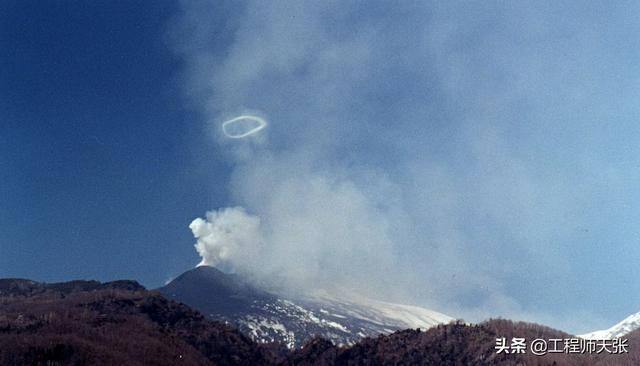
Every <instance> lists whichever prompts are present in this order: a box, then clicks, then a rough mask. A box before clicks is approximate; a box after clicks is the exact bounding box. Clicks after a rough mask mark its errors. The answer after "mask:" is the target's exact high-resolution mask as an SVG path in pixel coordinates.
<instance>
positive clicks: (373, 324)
mask: <svg viewBox="0 0 640 366" xmlns="http://www.w3.org/2000/svg"><path fill="white" fill-rule="evenodd" d="M158 290H159V291H160V292H161V293H162V294H163V295H165V296H166V297H168V298H170V299H174V300H177V301H180V302H183V303H185V304H187V305H189V306H192V307H193V308H196V309H198V310H200V311H201V312H203V313H204V314H206V315H208V316H209V317H210V318H212V319H218V320H224V321H227V322H228V323H231V324H233V325H234V326H236V327H237V328H238V329H239V330H240V331H242V332H243V333H245V334H246V335H248V336H249V337H251V338H252V339H254V340H255V341H257V342H263V343H266V342H274V341H278V342H281V343H282V344H285V345H286V346H287V347H289V348H297V347H299V346H300V345H302V344H303V343H304V342H305V341H307V340H308V339H310V338H312V337H314V336H322V337H324V338H326V339H329V340H331V341H332V342H334V343H335V344H337V345H351V344H354V343H355V342H357V341H358V340H360V339H362V338H364V337H374V336H378V335H380V334H388V333H391V332H394V331H397V330H401V329H406V328H422V329H427V328H431V327H433V326H435V325H437V324H442V323H448V322H450V321H452V320H453V318H451V317H449V316H446V315H444V314H441V313H438V312H435V311H432V310H427V309H424V308H421V307H417V306H408V305H399V304H393V303H386V302H381V301H376V300H371V299H367V298H364V297H361V296H357V295H355V294H352V293H346V292H345V293H340V294H335V293H330V292H327V291H316V292H314V293H312V294H307V295H306V296H300V297H297V298H290V297H288V296H280V295H278V294H274V293H270V292H268V291H265V290H262V289H260V288H258V287H256V286H254V285H251V284H250V283H248V282H247V281H244V280H243V279H242V278H241V277H239V276H238V275H235V274H227V273H224V272H222V271H220V270H218V269H216V268H213V267H209V266H200V267H196V268H194V269H192V270H189V271H187V272H185V273H183V274H182V275H180V276H179V277H177V278H176V279H174V280H173V281H171V282H170V283H168V284H167V285H166V286H164V287H162V288H160V289H158Z"/></svg>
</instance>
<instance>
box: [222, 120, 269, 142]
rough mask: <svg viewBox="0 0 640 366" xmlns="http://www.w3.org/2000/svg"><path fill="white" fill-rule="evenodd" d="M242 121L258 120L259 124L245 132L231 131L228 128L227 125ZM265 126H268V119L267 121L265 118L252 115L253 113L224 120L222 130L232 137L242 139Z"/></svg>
mask: <svg viewBox="0 0 640 366" xmlns="http://www.w3.org/2000/svg"><path fill="white" fill-rule="evenodd" d="M242 121H253V122H258V125H257V126H256V127H254V128H252V129H250V130H248V131H246V132H243V133H239V134H238V133H235V134H234V133H230V132H229V131H228V130H227V127H228V126H229V125H231V124H234V123H238V122H242ZM265 127H267V121H265V120H264V119H262V118H260V117H257V116H251V115H242V116H238V117H236V118H232V119H230V120H228V121H225V122H222V132H223V133H224V135H225V136H227V137H229V138H232V139H241V138H243V137H248V136H251V135H253V134H255V133H257V132H259V131H261V130H263V129H264V128H265Z"/></svg>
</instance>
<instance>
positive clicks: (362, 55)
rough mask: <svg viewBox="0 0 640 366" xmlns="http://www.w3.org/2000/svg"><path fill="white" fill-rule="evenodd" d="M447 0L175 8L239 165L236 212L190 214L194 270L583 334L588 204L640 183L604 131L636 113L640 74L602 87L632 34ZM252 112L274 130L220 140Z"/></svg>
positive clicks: (190, 84)
mask: <svg viewBox="0 0 640 366" xmlns="http://www.w3.org/2000/svg"><path fill="white" fill-rule="evenodd" d="M444 4H445V3H437V2H436V3H428V2H401V3H389V2H375V1H373V2H362V3H360V2H351V1H350V2H331V1H322V2H320V1H318V2H316V1H305V2H289V1H248V2H228V3H227V2H221V1H216V2H208V1H195V2H185V3H184V4H183V9H182V13H181V15H180V17H179V18H178V19H177V20H176V22H175V27H174V29H173V31H172V33H171V37H172V39H173V44H174V46H175V50H176V52H177V53H178V55H180V56H181V57H182V59H183V60H184V63H185V68H186V72H185V78H186V81H185V85H186V89H187V92H188V94H189V96H190V97H191V101H192V103H194V104H196V105H197V106H199V107H202V109H201V110H202V111H203V114H204V116H205V117H206V118H207V120H208V123H209V124H210V125H211V126H213V128H214V130H215V131H216V134H217V136H218V137H219V138H218V139H217V140H215V143H217V146H218V151H217V153H218V154H220V155H224V156H226V157H227V160H228V163H229V166H230V168H231V171H232V173H231V177H230V179H229V181H228V182H229V185H228V190H229V200H228V202H221V203H220V206H232V208H226V209H219V210H217V211H212V212H209V213H208V214H207V216H206V217H205V218H204V219H196V220H194V222H193V223H192V224H191V229H192V230H193V232H194V235H195V237H196V238H197V244H196V248H197V250H198V253H199V254H200V256H201V257H202V263H201V264H211V265H217V266H223V267H225V268H229V269H230V270H234V271H237V272H244V273H245V274H247V275H250V276H253V277H259V278H271V279H275V280H274V281H276V282H280V283H281V284H284V285H286V286H291V287H308V286H312V287H313V286H329V285H339V286H349V287H352V288H357V289H358V290H360V291H363V292H368V293H369V294H371V293H373V294H374V295H376V296H377V297H383V298H387V299H392V300H397V299H404V300H407V301H410V302H414V303H418V304H420V305H425V306H429V307H435V308H436V309H437V310H441V311H443V312H445V313H449V314H452V315H454V316H462V317H466V318H468V319H470V320H479V319H482V318H486V317H488V316H505V317H514V318H517V319H523V320H536V321H541V322H546V323H549V324H552V325H556V326H559V327H563V328H564V329H566V330H571V329H576V331H578V332H579V331H580V329H577V328H572V327H575V325H576V324H581V325H582V326H583V327H585V329H584V331H587V330H589V328H590V327H591V326H593V325H594V324H593V323H592V321H593V319H595V318H596V317H594V316H593V314H590V313H589V312H588V311H586V310H585V311H582V312H578V311H572V310H571V309H575V308H576V307H577V306H579V304H580V302H581V301H582V298H581V296H580V295H579V294H580V291H583V292H588V291H591V290H590V289H589V287H588V285H586V284H583V283H581V280H580V277H579V276H577V274H578V273H580V272H581V271H583V272H584V271H587V270H590V269H591V268H588V266H586V267H585V263H583V262H579V261H574V262H572V258H574V251H573V250H574V248H576V247H582V246H588V247H589V248H591V249H590V250H597V249H594V248H597V245H598V244H599V243H590V244H588V243H586V241H585V240H588V238H586V237H585V236H584V235H583V234H582V233H583V230H582V228H584V227H594V226H597V225H598V223H599V218H598V217H599V216H600V215H601V212H599V210H597V209H594V207H593V206H590V204H589V203H588V202H589V201H593V200H594V199H595V197H600V198H599V199H600V201H598V202H604V201H606V199H608V197H609V195H610V194H611V190H612V189H611V188H609V187H616V188H619V189H618V191H619V192H624V191H625V189H627V190H628V189H630V187H629V186H628V182H631V181H634V180H633V179H630V177H629V176H628V175H627V174H628V173H627V172H628V171H630V170H631V169H626V168H625V165H624V164H623V163H624V162H623V160H621V159H618V160H615V159H614V160H611V159H608V158H607V157H605V156H606V154H610V153H611V151H612V149H614V150H615V149H618V146H621V147H620V149H622V148H623V147H624V146H625V145H615V146H614V145H612V144H610V143H609V142H610V141H609V140H608V138H612V136H615V137H616V138H617V139H618V140H620V139H621V140H625V141H628V142H629V144H628V145H627V146H637V144H636V143H635V142H634V141H637V140H638V138H640V132H638V131H636V130H635V129H630V128H626V129H625V128H622V127H621V128H620V129H619V130H607V133H608V134H610V135H611V136H608V135H607V133H602V132H603V131H604V130H603V128H602V127H600V123H601V119H600V117H602V116H605V115H607V113H611V112H612V111H611V110H610V107H609V106H616V108H615V111H622V110H624V111H626V113H631V111H635V110H636V109H637V106H636V105H635V104H633V103H623V102H620V101H619V100H617V99H616V98H615V97H614V96H615V95H617V94H621V93H628V95H636V94H637V92H636V91H635V89H634V88H635V86H633V85H635V84H633V85H632V84H625V83H622V84H621V83H620V82H615V83H614V82H611V81H610V80H606V78H607V77H608V76H611V72H614V71H612V70H619V69H621V68H622V66H623V65H619V66H620V68H617V67H615V65H616V64H617V63H619V62H620V61H617V60H619V58H617V57H616V56H614V54H613V53H611V52H609V50H608V49H607V44H610V43H609V42H606V40H607V37H609V38H610V37H614V36H615V35H616V34H625V32H610V33H608V32H609V31H611V29H609V28H608V27H610V26H613V25H612V24H609V23H606V24H605V23H597V24H596V25H595V26H597V27H599V28H598V29H599V30H598V31H596V30H594V29H593V28H591V24H592V22H590V21H586V22H584V24H587V25H589V26H588V27H585V26H584V25H583V23H572V22H567V20H568V19H574V15H575V14H573V13H571V16H561V15H557V16H556V15H555V14H563V12H566V11H568V10H567V9H551V8H553V6H551V5H550V3H547V5H540V6H537V7H534V6H526V5H524V4H521V6H501V5H499V4H500V3H486V2H482V3H461V4H458V3H452V4H450V5H446V6H445V5H444ZM447 4H448V3H447ZM474 4H475V5H474ZM576 11H577V10H576ZM589 11H590V10H584V11H582V13H580V14H579V15H580V16H581V17H585V19H587V18H588V17H590V16H594V14H599V13H600V12H598V11H595V12H594V13H593V14H591V13H589ZM619 15H620V16H622V15H623V14H622V13H621V14H619ZM622 23H623V22H621V23H620V24H622ZM631 23H633V22H629V24H631ZM558 34H562V35H563V37H558ZM611 34H613V36H612V35H611ZM627 34H628V32H627ZM612 65H614V66H612ZM632 79H633V78H631V79H629V80H632ZM636 79H637V78H636ZM616 80H617V79H616ZM621 80H622V79H621ZM633 80H635V79H633ZM609 83H610V84H609ZM598 85H601V86H602V85H603V86H604V87H607V86H612V85H615V88H614V87H611V90H610V92H602V93H600V92H596V91H597V90H599V89H598V88H597V87H596V86H598ZM588 91H591V92H588ZM590 93H591V94H590ZM596 94H597V95H596ZM632 99H633V98H631V99H629V100H632ZM247 108H253V110H255V111H259V112H261V113H264V114H265V115H268V116H269V119H268V120H269V125H268V127H266V123H265V124H262V123H258V124H257V125H255V126H254V125H250V126H249V127H243V128H248V129H249V131H251V133H250V134H249V135H246V136H244V133H245V132H246V131H245V132H243V131H244V130H243V131H240V132H239V133H238V132H237V131H236V133H232V136H242V138H235V139H228V138H227V139H225V136H224V131H223V130H222V123H223V122H224V121H228V120H230V119H231V118H233V117H234V115H235V116H237V115H241V114H245V111H246V110H247ZM615 111H614V112H615ZM234 113H235V114H234ZM620 113H622V112H620ZM249 114H253V113H249ZM265 120H266V119H265ZM620 126H623V124H621V125H620ZM265 127H266V128H265ZM254 129H255V131H254ZM267 136H268V139H267V138H266V137H267ZM616 141H617V140H616ZM616 151H617V150H616ZM618 152H619V155H620V156H630V155H632V154H628V152H627V151H622V150H620V151H618ZM634 154H635V153H634ZM634 156H640V152H637V154H635V155H634ZM618 162H619V163H618ZM605 197H606V199H605ZM587 198H588V199H587ZM618 199H619V201H620V202H622V201H624V200H625V199H626V198H625V197H624V195H623V194H622V193H621V194H620V196H619V197H618ZM614 202H618V201H614ZM236 206H237V207H236ZM241 207H242V208H241ZM607 207H609V209H610V211H608V212H609V214H615V213H616V212H618V211H620V210H623V208H620V207H614V206H607ZM212 209H213V208H212ZM604 237H606V236H604ZM550 269H552V270H550ZM558 278H562V279H563V280H562V281H557V279H558ZM567 288H573V289H576V290H575V291H576V293H575V294H574V295H575V296H573V297H571V299H569V298H568V292H567V291H566V289H567ZM602 288H606V287H605V286H602ZM579 289H580V290H579ZM540 293H544V294H546V295H545V296H538V295H536V294H540ZM558 304H564V305H566V306H564V307H562V308H559V306H558ZM552 313H555V315H549V314H552ZM577 318H579V321H578V320H576V319H577ZM602 325H604V324H602ZM598 326H600V325H598Z"/></svg>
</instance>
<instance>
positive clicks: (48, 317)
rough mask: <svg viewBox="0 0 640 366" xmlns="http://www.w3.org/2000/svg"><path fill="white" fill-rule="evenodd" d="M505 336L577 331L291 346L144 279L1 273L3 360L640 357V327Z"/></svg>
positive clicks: (454, 330) (230, 285)
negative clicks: (518, 345) (616, 337)
mask: <svg viewBox="0 0 640 366" xmlns="http://www.w3.org/2000/svg"><path fill="white" fill-rule="evenodd" d="M189 276H214V277H215V278H218V279H220V280H221V282H220V283H219V285H220V286H221V288H223V289H226V291H228V293H229V294H230V296H235V295H238V296H241V297H242V296H248V295H250V294H252V293H253V292H252V291H253V290H254V289H253V288H251V287H245V286H246V284H243V283H236V282H234V281H235V280H229V278H234V276H229V275H225V274H221V272H219V271H217V270H213V271H212V270H210V269H204V270H202V269H199V270H197V271H195V272H192V273H190V274H189ZM207 278H209V277H207ZM258 294H260V293H259V292H258ZM498 337H505V338H507V339H509V338H512V337H522V338H525V339H527V340H532V339H534V338H543V339H551V338H567V337H571V336H570V335H568V334H567V333H564V332H561V331H558V330H555V329H552V328H549V327H545V326H541V325H538V324H531V323H523V322H513V321H510V320H506V319H493V320H489V321H486V322H483V323H481V324H477V325H468V324H463V323H460V322H456V323H450V324H446V325H439V326H437V327H434V328H432V329H429V330H427V331H421V330H413V329H407V330H402V331H398V332H395V333H392V334H389V335H383V336H379V337H375V338H365V339H363V340H362V341H360V342H358V343H356V344H355V345H353V346H350V347H338V346H335V345H334V344H333V343H331V342H330V341H328V340H326V339H322V338H313V339H311V340H310V341H308V342H307V343H305V345H304V346H303V347H302V348H300V349H297V350H294V351H291V352H287V351H285V350H284V349H283V347H280V346H278V345H277V344H275V345H274V344H257V343H255V342H253V341H252V340H251V339H249V338H248V337H246V336H245V335H243V334H242V333H240V332H239V331H238V330H236V329H234V328H232V327H231V326H229V325H227V324H225V323H222V322H219V321H212V320H209V319H208V318H207V317H205V316H204V315H203V314H201V313H199V312H198V311H196V310H194V309H192V308H190V307H188V306H187V305H184V304H182V303H177V302H174V301H171V300H167V299H166V298H164V297H162V296H161V295H160V293H159V292H156V291H147V290H145V289H144V287H142V286H140V284H138V283H137V282H135V281H114V282H108V283H104V284H101V283H99V282H96V281H71V282H67V283H56V284H49V285H47V284H41V283H37V282H34V281H29V280H23V279H10V280H0V365H133V366H136V365H177V364H181V365H257V366H260V365H280V366H293V365H300V366H303V365H317V366H322V365H438V366H440V365H441V366H448V365H451V366H454V365H455V366H458V365H460V366H462V365H465V366H466V365H470V366H474V365H477V366H480V365H499V366H500V365H504V366H516V365H536V366H541V365H556V366H578V365H595V366H614V365H616V366H625V365H640V358H639V355H640V352H638V350H640V330H636V331H634V332H632V333H630V334H629V335H628V336H627V338H628V339H629V347H628V349H629V353H628V354H623V355H610V354H599V355H589V354H564V353H557V354H550V355H546V356H535V355H532V354H530V353H526V354H497V353H496V351H495V344H496V343H495V342H496V338H498Z"/></svg>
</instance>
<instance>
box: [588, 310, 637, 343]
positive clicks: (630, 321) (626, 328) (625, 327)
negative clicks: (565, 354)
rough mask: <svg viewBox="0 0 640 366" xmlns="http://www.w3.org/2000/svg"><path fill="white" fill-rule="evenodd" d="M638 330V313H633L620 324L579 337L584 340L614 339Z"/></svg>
mask: <svg viewBox="0 0 640 366" xmlns="http://www.w3.org/2000/svg"><path fill="white" fill-rule="evenodd" d="M639 328H640V313H635V314H633V315H630V316H629V317H627V318H625V319H624V320H623V321H621V322H620V323H618V324H616V325H614V326H613V327H611V328H609V329H604V330H597V331H595V332H591V333H587V334H582V335H579V336H578V337H580V338H585V339H614V338H621V337H624V336H625V335H626V334H628V333H631V332H632V331H634V330H636V329H639Z"/></svg>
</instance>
